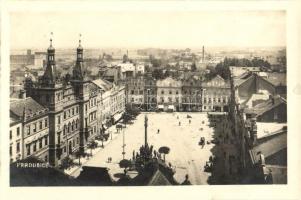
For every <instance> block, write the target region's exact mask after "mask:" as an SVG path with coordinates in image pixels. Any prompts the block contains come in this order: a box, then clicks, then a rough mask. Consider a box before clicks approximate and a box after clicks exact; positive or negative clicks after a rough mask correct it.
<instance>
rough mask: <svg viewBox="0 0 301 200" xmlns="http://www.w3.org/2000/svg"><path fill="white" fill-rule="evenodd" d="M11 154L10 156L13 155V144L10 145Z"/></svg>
mask: <svg viewBox="0 0 301 200" xmlns="http://www.w3.org/2000/svg"><path fill="white" fill-rule="evenodd" d="M9 155H10V156H12V155H13V147H12V146H10V147H9Z"/></svg>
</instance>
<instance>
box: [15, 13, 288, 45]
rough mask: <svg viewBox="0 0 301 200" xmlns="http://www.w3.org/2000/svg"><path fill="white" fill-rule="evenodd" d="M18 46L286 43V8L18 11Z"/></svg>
mask: <svg viewBox="0 0 301 200" xmlns="http://www.w3.org/2000/svg"><path fill="white" fill-rule="evenodd" d="M10 25H11V28H10V43H11V47H12V49H17V48H47V47H48V46H49V38H50V33H51V32H53V45H54V46H55V47H56V48H74V47H76V46H77V44H78V39H79V34H81V35H82V38H81V39H82V45H83V46H84V47H86V48H145V47H152V48H198V47H201V46H202V45H205V46H248V47H255V46H286V14H285V12H284V11H277V10H274V11H266V10H264V11H143V12H142V11H119V12H117V11H105V12H103V11H102V12H96V11H93V12H75V11H73V12H43V13H42V12H30V13H28V12H26V13H25V12H20V11H19V12H16V11H15V12H12V13H11V14H10Z"/></svg>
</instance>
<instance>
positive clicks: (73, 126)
mask: <svg viewBox="0 0 301 200" xmlns="http://www.w3.org/2000/svg"><path fill="white" fill-rule="evenodd" d="M74 129H75V125H74V120H73V122H72V126H71V130H72V131H74Z"/></svg>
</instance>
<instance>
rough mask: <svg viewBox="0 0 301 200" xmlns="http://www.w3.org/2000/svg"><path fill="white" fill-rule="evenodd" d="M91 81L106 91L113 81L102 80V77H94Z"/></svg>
mask: <svg viewBox="0 0 301 200" xmlns="http://www.w3.org/2000/svg"><path fill="white" fill-rule="evenodd" d="M92 83H94V84H95V85H97V86H98V87H100V88H101V89H103V90H104V91H108V90H110V89H111V88H112V87H113V83H111V82H109V81H107V80H104V79H96V80H93V81H92Z"/></svg>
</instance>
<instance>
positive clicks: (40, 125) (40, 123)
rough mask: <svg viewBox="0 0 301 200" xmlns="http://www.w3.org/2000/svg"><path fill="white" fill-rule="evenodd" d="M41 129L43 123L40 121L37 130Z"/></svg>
mask: <svg viewBox="0 0 301 200" xmlns="http://www.w3.org/2000/svg"><path fill="white" fill-rule="evenodd" d="M42 128H43V122H42V121H40V122H39V129H40V130H41V129H42Z"/></svg>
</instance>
